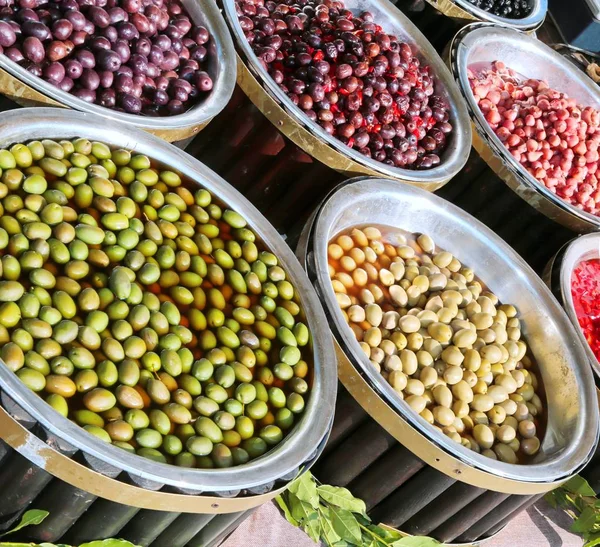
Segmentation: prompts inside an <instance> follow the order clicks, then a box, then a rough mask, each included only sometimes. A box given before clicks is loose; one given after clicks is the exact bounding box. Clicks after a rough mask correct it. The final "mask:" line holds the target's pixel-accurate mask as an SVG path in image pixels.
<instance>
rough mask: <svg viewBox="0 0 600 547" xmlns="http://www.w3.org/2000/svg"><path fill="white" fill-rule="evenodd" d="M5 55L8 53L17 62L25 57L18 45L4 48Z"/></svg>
mask: <svg viewBox="0 0 600 547" xmlns="http://www.w3.org/2000/svg"><path fill="white" fill-rule="evenodd" d="M4 55H6V56H7V57H8V58H9V59H10V60H11V61H14V62H15V63H19V62H21V61H23V60H24V59H25V57H24V55H23V53H22V52H21V50H20V49H17V48H16V47H11V48H8V49H6V50H4Z"/></svg>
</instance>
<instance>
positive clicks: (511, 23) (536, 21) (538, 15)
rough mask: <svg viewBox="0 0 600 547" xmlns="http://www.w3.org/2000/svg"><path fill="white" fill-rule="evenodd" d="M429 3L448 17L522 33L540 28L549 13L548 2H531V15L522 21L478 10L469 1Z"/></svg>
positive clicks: (453, 0) (444, 0)
mask: <svg viewBox="0 0 600 547" xmlns="http://www.w3.org/2000/svg"><path fill="white" fill-rule="evenodd" d="M427 3H428V4H430V5H431V6H433V7H434V8H435V9H436V10H438V11H440V12H441V13H443V14H444V15H446V16H448V17H453V18H456V19H463V20H466V21H480V22H481V21H482V22H486V23H494V24H497V25H503V26H506V27H510V28H514V29H517V30H521V31H532V30H535V29H537V28H538V27H540V26H541V25H542V23H543V22H544V19H545V18H546V13H547V12H548V0H530V1H529V5H530V7H531V9H530V12H529V15H527V17H524V18H521V19H510V18H508V17H500V16H499V15H494V14H493V13H490V12H488V11H485V10H483V9H481V8H478V7H477V6H475V5H474V4H472V3H471V2H469V0H427Z"/></svg>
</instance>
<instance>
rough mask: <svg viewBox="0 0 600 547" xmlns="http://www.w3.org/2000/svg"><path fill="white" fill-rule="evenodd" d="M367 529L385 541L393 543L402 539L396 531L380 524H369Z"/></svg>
mask: <svg viewBox="0 0 600 547" xmlns="http://www.w3.org/2000/svg"><path fill="white" fill-rule="evenodd" d="M367 528H368V529H369V530H370V531H371V532H373V533H374V534H377V535H378V536H379V537H380V538H381V539H383V540H385V541H395V540H397V539H402V538H403V537H404V536H403V535H402V534H401V533H400V532H398V530H396V529H395V528H391V527H390V526H386V525H385V524H380V525H379V526H376V525H375V524H371V525H370V526H367Z"/></svg>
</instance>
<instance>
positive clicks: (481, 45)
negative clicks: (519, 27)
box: [449, 23, 600, 233]
mask: <svg viewBox="0 0 600 547" xmlns="http://www.w3.org/2000/svg"><path fill="white" fill-rule="evenodd" d="M493 61H502V62H503V63H504V64H505V65H506V66H508V67H510V68H512V69H514V70H515V71H516V72H517V73H519V74H522V75H524V76H525V77H528V78H538V79H543V80H546V81H547V82H548V83H549V85H550V87H553V88H555V89H558V90H560V91H563V92H565V93H567V94H568V95H569V96H570V97H574V98H575V99H577V100H578V101H579V102H580V103H583V104H586V105H591V106H594V107H595V108H600V90H599V89H598V86H597V85H596V84H595V83H594V82H593V81H592V80H590V79H589V78H588V77H586V76H585V75H584V74H582V73H581V71H580V70H578V69H577V67H575V66H574V65H573V64H572V63H571V62H569V61H567V60H566V59H565V58H564V57H562V56H561V55H560V54H559V53H557V52H556V51H554V50H553V49H552V48H550V47H548V46H546V45H544V44H543V43H541V42H540V41H538V40H536V39H535V38H532V37H530V36H528V35H526V34H523V33H520V32H517V31H515V30H513V29H510V28H505V27H500V26H496V25H491V24H478V23H476V24H473V25H468V26H466V27H465V28H464V29H462V30H461V31H459V32H458V34H457V35H456V36H455V38H454V40H453V42H452V44H451V46H450V51H449V64H450V67H451V69H452V72H453V74H454V77H455V78H456V81H457V82H458V84H459V86H460V88H461V91H462V93H463V96H464V98H465V99H466V102H467V107H468V109H469V114H470V116H471V120H472V122H473V126H474V129H475V130H474V132H473V147H474V148H475V149H476V150H477V152H478V153H479V154H480V155H481V157H482V158H483V159H484V160H485V162H486V163H488V165H489V166H490V167H491V168H492V170H493V171H494V172H495V173H496V174H497V175H498V176H499V177H500V178H501V179H502V180H504V182H505V183H506V184H507V185H508V186H509V187H510V188H511V189H512V190H513V191H514V192H516V193H517V195H518V196H519V197H521V198H522V199H524V200H525V201H527V202H528V203H529V204H530V205H531V206H532V207H534V208H535V209H537V210H538V211H540V212H541V213H543V214H544V215H546V216H547V217H548V218H550V219H551V220H553V221H555V222H558V223H560V224H562V225H563V226H565V227H567V228H569V229H571V230H573V231H575V232H577V233H581V232H589V231H593V230H598V229H599V228H600V217H598V216H595V215H592V214H589V213H586V212H585V211H582V210H580V209H578V208H576V207H574V206H572V205H570V204H569V203H567V202H566V201H564V200H562V199H561V198H560V197H558V196H556V195H555V194H553V193H552V192H550V191H549V190H548V189H547V188H546V187H545V186H543V185H542V184H540V183H539V182H537V181H536V179H535V178H534V177H533V176H532V175H531V174H529V173H528V172H527V171H526V170H525V169H524V168H523V167H522V166H521V165H520V164H519V163H518V162H517V161H516V160H515V159H514V158H513V157H512V155H511V154H510V153H509V152H508V149H507V148H506V147H505V146H504V145H503V144H502V142H501V141H500V139H499V138H498V137H497V136H496V134H495V133H494V131H493V130H492V129H491V128H490V126H489V125H488V123H487V121H486V120H485V118H484V116H483V113H482V112H481V111H480V109H479V107H478V106H477V104H475V100H474V97H473V93H472V91H471V87H470V85H469V80H468V75H467V70H468V68H469V67H470V66H471V65H473V64H476V63H487V64H489V63H492V62H493Z"/></svg>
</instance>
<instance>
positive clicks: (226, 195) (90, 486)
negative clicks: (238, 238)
mask: <svg viewBox="0 0 600 547" xmlns="http://www.w3.org/2000/svg"><path fill="white" fill-rule="evenodd" d="M74 137H86V138H90V139H93V140H98V141H101V142H104V143H106V144H108V145H112V146H116V147H119V148H125V149H129V150H133V151H135V152H137V153H140V154H146V155H148V156H149V157H150V158H152V159H153V160H154V161H156V162H157V163H158V164H163V165H168V166H171V167H174V168H176V169H177V171H178V172H179V173H180V174H182V175H185V176H186V177H187V178H188V179H189V180H190V181H191V182H192V183H196V184H198V185H201V186H202V187H204V188H206V189H207V190H209V191H210V192H211V193H212V194H213V195H214V196H215V198H216V199H218V200H219V201H221V202H222V203H226V204H228V205H229V206H231V207H232V208H233V209H235V210H237V211H239V212H240V213H241V214H242V215H243V216H244V217H245V218H246V219H247V221H248V224H249V225H250V226H251V227H252V229H253V230H254V231H255V233H256V235H257V237H258V238H259V239H260V240H262V241H263V242H264V244H265V246H266V247H267V248H269V249H270V250H271V251H272V252H273V253H275V254H276V256H278V257H279V259H280V262H281V264H282V266H283V267H284V268H285V270H286V271H287V272H288V273H289V276H290V280H291V281H292V282H293V283H294V285H295V287H296V288H297V290H298V293H299V295H300V301H301V305H302V306H303V309H304V310H305V313H306V318H307V323H308V326H309V328H310V329H311V332H312V333H313V339H312V354H313V363H314V368H313V379H312V391H311V394H310V396H309V399H308V401H307V404H306V408H305V412H304V414H303V416H302V418H301V419H300V420H299V421H298V422H297V424H296V426H295V427H294V429H293V430H292V431H291V432H290V433H289V435H288V436H287V437H286V438H285V439H284V440H283V441H282V442H281V443H280V444H279V445H277V447H275V448H273V449H272V450H270V451H269V452H268V453H266V454H265V455H264V456H262V457H260V458H257V459H256V460H253V461H251V462H249V463H247V464H244V465H240V466H237V467H232V468H229V469H187V468H180V467H176V466H172V465H167V464H163V463H158V462H155V461H151V460H147V459H144V458H141V457H139V456H137V455H134V454H130V453H128V452H126V451H125V450H122V449H119V448H117V447H115V446H112V445H109V444H106V443H105V442H103V441H101V440H100V439H98V438H96V437H94V436H92V435H90V434H88V433H87V432H86V431H84V430H83V429H82V428H81V427H79V426H78V425H76V424H74V423H73V422H71V421H70V420H68V419H67V418H64V417H63V416H61V415H59V414H58V413H55V412H53V411H51V410H50V408H49V407H48V406H47V404H46V403H45V402H44V401H43V400H42V399H41V398H40V397H39V396H38V395H36V394H35V393H34V392H32V391H30V390H29V389H28V388H27V387H26V386H25V385H24V384H22V383H21V381H20V380H19V379H18V378H17V376H16V375H15V374H14V373H13V372H11V371H10V370H9V369H8V368H7V367H5V366H3V364H2V366H0V393H1V402H2V406H1V407H0V438H1V439H2V440H1V444H0V460H1V462H2V465H1V472H0V485H1V486H2V488H1V490H2V495H0V530H1V529H5V528H8V527H9V526H10V525H11V523H13V522H14V521H15V520H16V519H17V518H18V517H19V516H20V515H21V514H22V512H23V511H24V510H25V509H26V508H27V507H35V508H39V509H48V510H49V511H50V513H51V515H50V517H48V518H47V519H46V520H44V522H43V523H42V524H40V525H38V526H36V527H33V528H30V529H28V530H27V532H26V536H25V537H26V538H27V539H28V540H32V539H33V540H38V541H52V542H54V541H57V540H59V539H60V538H61V537H63V538H66V539H68V542H69V543H74V544H79V543H81V542H83V541H89V540H91V539H102V538H106V537H115V536H120V537H126V538H127V539H130V541H132V542H133V543H136V544H140V545H150V544H152V545H157V546H161V545H164V546H168V547H183V545H188V544H189V545H198V546H199V545H203V546H204V545H213V543H212V542H213V539H214V538H213V536H214V537H215V538H216V537H217V536H219V534H221V533H222V532H223V530H225V529H226V528H227V527H230V526H233V525H234V523H235V522H236V519H238V520H239V519H241V518H242V515H243V513H244V512H245V511H247V510H249V509H251V508H252V507H256V506H257V505H259V504H261V503H263V502H265V501H267V500H268V499H270V498H272V497H274V496H275V495H276V494H277V493H278V492H279V491H281V489H282V488H283V487H285V485H286V484H287V482H289V481H290V480H291V479H293V478H294V477H295V476H296V475H297V474H298V472H299V470H301V469H302V468H304V467H306V466H309V465H311V463H312V462H313V461H314V459H315V458H316V456H317V455H318V454H319V452H320V450H321V448H322V446H323V444H324V441H325V439H326V438H327V436H328V433H329V430H330V428H331V422H332V416H333V410H334V405H335V389H336V385H335V368H334V366H333V363H334V349H333V345H332V341H331V338H330V336H329V334H328V332H327V331H326V330H325V329H323V328H322V325H324V324H326V318H325V314H324V313H323V310H322V308H321V306H320V304H319V301H318V299H317V296H316V294H315V291H314V289H313V288H312V286H311V284H310V281H309V279H308V277H307V276H306V274H305V273H304V271H303V269H302V268H301V266H300V264H299V263H298V261H297V259H296V258H295V256H294V254H293V253H292V251H291V250H290V249H289V247H288V246H287V245H286V244H285V243H284V241H283V240H282V239H281V237H280V236H279V235H278V234H277V232H276V231H275V230H274V229H273V227H272V226H271V225H269V223H268V222H267V221H266V220H265V219H264V217H262V215H261V214H260V213H259V212H258V211H257V210H256V209H255V208H254V207H253V206H252V205H251V204H250V203H249V202H248V201H247V200H246V199H244V198H243V197H242V196H241V195H240V194H239V193H238V192H236V191H235V190H234V189H233V188H231V187H230V186H229V185H228V184H227V183H226V182H225V181H224V180H223V179H221V178H220V177H218V176H217V175H215V173H213V172H212V171H210V170H209V169H207V168H206V167H205V166H204V165H202V164H201V163H200V162H198V161H196V160H194V159H193V158H191V157H190V156H189V155H187V154H186V153H184V152H182V151H181V150H179V149H177V148H176V147H174V146H171V145H169V144H167V143H165V142H164V141H162V140H160V139H159V138H157V137H155V136H153V135H150V134H148V133H146V132H143V131H139V130H137V129H135V128H128V127H124V126H122V125H118V124H116V123H115V122H111V121H107V120H106V119H104V118H100V117H98V116H95V115H92V114H84V113H79V112H74V111H68V110H60V109H52V108H35V109H19V110H16V111H14V112H10V113H5V114H4V115H3V117H2V119H1V120H0V148H5V147H8V146H10V145H11V144H12V143H15V142H26V141H28V140H31V139H43V138H55V139H67V138H74ZM222 513H223V514H222ZM217 514H220V515H218V516H217V517H215V515H217ZM219 522H221V523H222V524H223V526H221V525H219ZM225 525H226V526H225ZM219 537H220V536H219Z"/></svg>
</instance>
